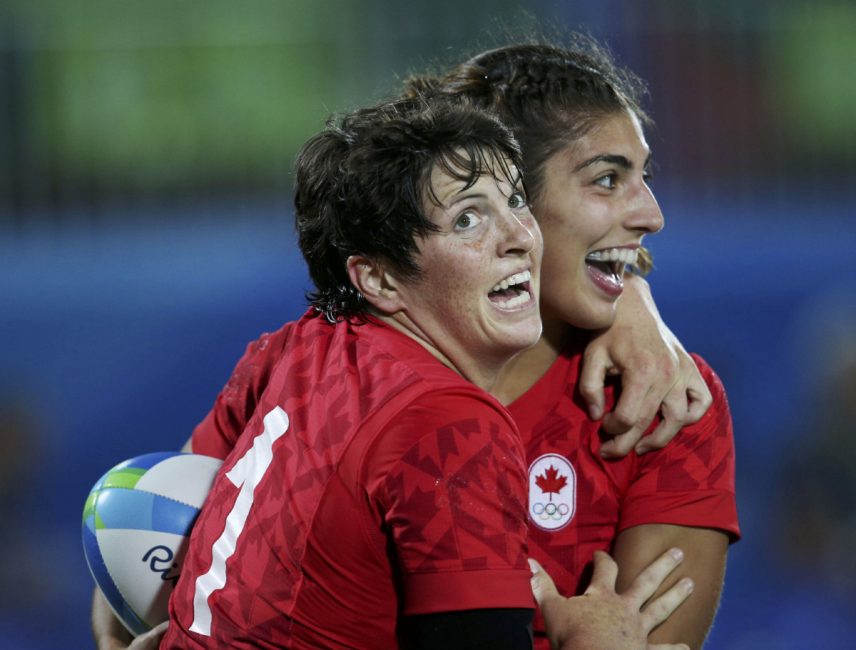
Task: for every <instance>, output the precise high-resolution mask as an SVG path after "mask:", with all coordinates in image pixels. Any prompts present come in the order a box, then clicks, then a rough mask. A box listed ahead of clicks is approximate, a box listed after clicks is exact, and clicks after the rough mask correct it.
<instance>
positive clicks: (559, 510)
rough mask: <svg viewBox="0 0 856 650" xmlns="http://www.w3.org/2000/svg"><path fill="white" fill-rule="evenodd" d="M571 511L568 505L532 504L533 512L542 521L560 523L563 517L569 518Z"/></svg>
mask: <svg viewBox="0 0 856 650" xmlns="http://www.w3.org/2000/svg"><path fill="white" fill-rule="evenodd" d="M570 511H571V509H570V508H569V507H568V504H567V503H559V504H555V503H533V504H532V512H533V514H534V515H535V516H536V517H538V518H539V519H541V521H547V520H548V519H553V520H554V521H559V520H561V519H562V518H563V517H567V516H568V513H569V512H570Z"/></svg>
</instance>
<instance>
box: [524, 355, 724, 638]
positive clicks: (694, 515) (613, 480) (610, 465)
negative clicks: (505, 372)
mask: <svg viewBox="0 0 856 650" xmlns="http://www.w3.org/2000/svg"><path fill="white" fill-rule="evenodd" d="M583 349H584V342H583V343H581V342H574V343H571V344H570V345H569V346H568V347H567V349H566V350H565V351H564V352H563V354H562V355H561V356H560V357H559V358H558V359H557V360H556V361H555V362H554V363H553V365H552V366H551V367H550V369H549V370H548V371H547V373H546V374H545V375H544V376H543V377H541V379H540V380H539V381H538V382H537V383H536V384H535V385H534V386H533V387H532V388H530V389H529V391H527V392H526V393H525V394H524V395H522V396H521V397H520V398H519V399H517V400H515V401H514V402H513V403H512V404H511V405H510V406H509V407H508V409H509V411H510V412H511V414H512V415H513V416H514V419H515V421H516V422H517V426H518V428H519V429H520V432H521V435H522V436H523V444H524V447H525V448H526V460H527V463H528V465H529V511H528V514H529V524H530V526H529V552H530V554H531V556H532V557H534V558H535V559H537V560H538V561H539V562H541V564H542V565H543V566H544V568H545V569H546V570H547V571H548V572H549V574H550V575H551V576H552V578H553V580H554V581H555V582H556V586H557V587H558V589H559V591H560V592H561V593H563V594H564V595H566V596H571V595H573V594H575V593H577V594H579V593H582V591H584V590H585V587H586V586H587V584H588V580H589V578H590V576H591V561H592V557H593V554H594V551H595V550H602V551H607V552H609V551H610V550H611V547H612V542H613V540H614V539H615V536H616V535H617V534H618V532H620V531H621V530H624V529H626V528H630V527H631V526H637V525H640V524H658V523H659V524H674V525H678V526H700V527H705V528H716V529H720V530H723V531H724V532H726V533H727V534H728V535H729V536H730V537H731V539H732V540H736V539H737V538H738V537H739V535H740V530H739V527H738V522H737V507H736V501H735V494H734V438H733V432H732V423H731V414H730V411H729V408H728V400H727V398H726V395H725V390H724V389H723V386H722V383H721V382H720V380H719V378H718V377H717V376H716V374H715V373H714V372H713V370H712V369H711V368H710V367H709V366H708V365H707V364H706V363H705V361H704V360H703V359H701V358H700V357H699V356H697V355H693V358H694V360H695V362H696V364H697V365H698V367H699V370H700V371H701V374H702V376H703V377H704V379H705V381H706V382H707V385H708V387H709V388H710V391H711V394H712V396H713V404H712V405H711V407H710V408H709V409H708V411H707V413H706V414H705V415H704V416H703V417H702V418H701V420H699V421H698V422H697V423H695V424H693V425H690V426H687V427H685V428H684V429H682V430H681V431H680V432H679V433H678V435H677V436H676V437H675V438H674V440H672V441H671V442H670V443H669V444H668V445H666V447H665V448H663V449H661V450H659V451H655V452H649V453H647V454H645V455H643V456H637V455H636V454H635V453H634V452H631V453H630V454H629V455H627V456H626V457H624V458H621V459H618V460H606V459H604V458H601V456H600V455H599V453H598V452H599V450H600V444H601V440H600V437H599V434H598V431H599V429H600V424H601V423H600V422H599V421H592V420H590V419H589V417H588V415H587V406H586V404H585V402H584V401H583V399H582V398H581V396H580V394H579V391H578V389H577V384H578V379H579V371H580V366H581V364H582V351H583ZM613 401H614V399H613V393H612V390H611V389H608V393H607V409H609V408H610V407H611V406H612V404H613ZM653 427H654V425H652V427H651V429H652V430H653ZM535 625H536V647H538V648H548V647H549V645H548V644H547V642H546V639H545V638H544V637H543V621H541V619H540V616H539V617H536V622H535Z"/></svg>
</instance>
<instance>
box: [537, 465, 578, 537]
mask: <svg viewBox="0 0 856 650" xmlns="http://www.w3.org/2000/svg"><path fill="white" fill-rule="evenodd" d="M576 503H577V477H576V471H575V470H574V467H573V465H571V462H570V461H569V460H568V459H567V458H566V457H564V456H562V455H560V454H556V453H548V454H544V455H542V456H539V457H538V458H536V459H535V460H534V461H533V462H532V464H531V465H530V466H529V521H531V522H532V524H533V525H534V526H536V527H537V528H540V529H542V530H546V531H550V532H553V531H558V530H560V529H562V528H564V527H565V526H567V525H568V524H569V523H570V522H571V521H572V520H573V518H574V513H575V511H576Z"/></svg>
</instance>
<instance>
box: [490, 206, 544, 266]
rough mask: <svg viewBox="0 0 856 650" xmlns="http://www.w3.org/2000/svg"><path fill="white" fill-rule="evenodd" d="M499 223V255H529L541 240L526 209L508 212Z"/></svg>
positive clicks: (536, 226) (534, 222)
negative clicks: (500, 223)
mask: <svg viewBox="0 0 856 650" xmlns="http://www.w3.org/2000/svg"><path fill="white" fill-rule="evenodd" d="M501 221H502V226H501V236H500V238H499V249H500V250H499V253H500V255H509V254H521V253H529V252H531V251H532V249H533V248H535V246H536V245H537V243H538V242H539V241H540V240H541V231H540V230H539V229H538V224H537V223H536V221H535V218H534V217H533V216H532V213H531V212H529V210H528V209H526V210H523V211H519V210H518V211H516V212H511V211H509V212H507V213H506V214H505V215H504V216H503V217H502V219H501Z"/></svg>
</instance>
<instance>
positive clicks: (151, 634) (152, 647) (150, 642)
mask: <svg viewBox="0 0 856 650" xmlns="http://www.w3.org/2000/svg"><path fill="white" fill-rule="evenodd" d="M168 625H169V621H164V622H163V623H160V624H158V625H156V626H155V627H153V628H152V629H151V630H149V631H148V632H146V633H145V634H141V635H140V636H138V637H136V638H135V639H134V641H133V642H132V643H131V645H129V646H128V650H157V648H158V647H160V642H161V639H162V638H163V636H164V634H166V629H167V626H168Z"/></svg>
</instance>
